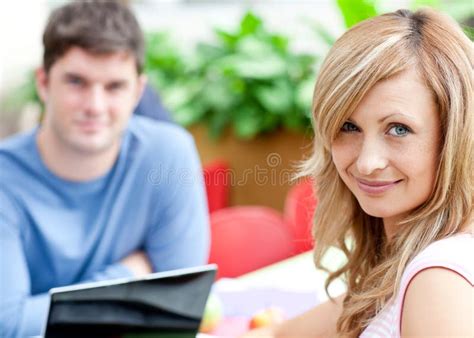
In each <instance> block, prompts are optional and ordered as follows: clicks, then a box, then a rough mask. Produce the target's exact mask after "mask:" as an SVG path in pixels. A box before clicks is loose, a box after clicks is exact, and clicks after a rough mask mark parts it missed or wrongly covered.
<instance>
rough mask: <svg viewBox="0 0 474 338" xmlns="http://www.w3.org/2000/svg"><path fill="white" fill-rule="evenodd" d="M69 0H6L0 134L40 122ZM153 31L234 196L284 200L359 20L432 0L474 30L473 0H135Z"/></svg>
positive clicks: (157, 83) (186, 112) (179, 111)
mask: <svg viewBox="0 0 474 338" xmlns="http://www.w3.org/2000/svg"><path fill="white" fill-rule="evenodd" d="M65 2H66V1H58V0H17V1H3V2H0V37H1V38H0V39H1V40H0V41H1V42H2V43H1V46H0V139H2V138H5V137H7V136H9V135H11V134H13V133H15V132H18V131H22V130H28V129H30V128H32V127H33V126H35V125H37V124H38V121H39V119H40V115H41V105H40V104H39V101H38V98H37V96H36V92H35V88H34V83H33V70H34V69H35V68H36V67H37V66H38V65H40V63H41V55H42V46H41V34H42V30H43V28H44V25H45V22H46V19H47V16H48V14H49V13H50V11H51V10H52V9H54V8H55V7H57V6H59V5H61V4H63V3H65ZM123 2H125V3H127V4H129V5H130V6H131V7H132V8H133V10H134V12H135V13H136V15H137V17H138V19H139V21H140V23H141V25H142V28H143V29H144V31H145V32H146V37H147V41H148V44H147V54H146V73H147V75H148V77H149V81H150V83H151V85H152V86H153V88H154V89H155V90H156V91H157V92H158V93H159V95H160V97H161V99H162V101H163V104H164V106H165V107H166V109H167V110H168V111H169V112H170V113H171V116H172V118H173V119H174V121H175V122H176V123H178V124H181V125H183V126H184V127H186V128H188V129H189V130H190V131H191V133H192V134H193V136H194V137H195V140H196V144H197V147H198V151H199V153H200V156H201V160H202V162H203V164H204V166H205V168H206V167H212V168H218V169H221V170H222V173H223V176H221V177H220V178H219V179H221V180H224V181H223V182H219V183H218V184H217V185H222V186H224V188H225V192H224V194H225V195H226V196H225V200H224V202H222V203H224V204H225V205H262V206H268V207H272V208H275V209H277V210H282V209H283V208H284V205H285V198H286V197H287V194H288V191H289V189H290V188H291V186H292V184H293V182H291V176H292V174H293V173H294V167H295V164H296V163H297V162H298V161H299V160H301V159H303V158H304V156H305V154H308V152H309V151H310V145H311V133H312V132H311V129H310V128H311V122H310V118H309V116H310V106H311V97H312V90H313V86H314V83H315V80H316V77H317V71H318V67H319V65H320V63H321V61H322V59H323V58H324V55H325V53H326V52H327V51H328V49H329V48H330V47H331V45H332V44H333V42H334V41H335V39H337V37H338V36H340V35H341V34H342V33H343V32H344V31H345V30H346V29H347V28H348V27H351V26H352V25H354V24H356V23H357V22H359V21H361V20H363V19H366V18H368V17H371V16H375V15H378V14H380V13H383V12H387V11H393V10H396V9H399V8H409V9H416V8H419V7H422V6H431V7H434V8H437V9H439V10H441V11H444V12H446V13H448V14H449V15H451V16H452V17H453V18H455V19H456V20H457V21H458V22H459V23H460V24H461V25H462V27H463V29H464V30H465V31H466V34H468V36H469V37H470V38H471V40H472V39H473V20H474V2H473V1H471V0H378V1H376V0H352V1H351V0H313V1H309V0H308V1H295V0H293V1H291V0H266V1H265V0H260V1H255V0H240V1H236V0H220V1H204V0H167V1H165V0H163V1H160V0H135V1H134V0H130V1H123Z"/></svg>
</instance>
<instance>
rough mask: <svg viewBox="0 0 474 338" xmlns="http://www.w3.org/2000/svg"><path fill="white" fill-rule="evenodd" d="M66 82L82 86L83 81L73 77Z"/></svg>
mask: <svg viewBox="0 0 474 338" xmlns="http://www.w3.org/2000/svg"><path fill="white" fill-rule="evenodd" d="M67 82H68V83H69V84H71V85H74V86H82V85H83V84H84V81H82V80H81V79H79V78H75V77H71V78H68V80H67Z"/></svg>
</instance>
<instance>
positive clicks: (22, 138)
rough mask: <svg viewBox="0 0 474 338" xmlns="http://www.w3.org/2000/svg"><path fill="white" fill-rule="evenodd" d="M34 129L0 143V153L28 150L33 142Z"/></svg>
mask: <svg viewBox="0 0 474 338" xmlns="http://www.w3.org/2000/svg"><path fill="white" fill-rule="evenodd" d="M34 133H35V129H33V130H30V131H27V132H21V133H17V134H13V135H11V136H8V137H7V138H5V139H3V140H1V141H0V153H1V152H12V151H15V152H16V151H21V150H23V149H28V148H29V147H31V145H32V141H33V140H34Z"/></svg>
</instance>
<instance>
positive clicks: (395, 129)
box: [388, 124, 411, 137]
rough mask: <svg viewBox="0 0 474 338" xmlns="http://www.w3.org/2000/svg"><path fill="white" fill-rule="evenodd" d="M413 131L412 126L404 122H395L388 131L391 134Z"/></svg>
mask: <svg viewBox="0 0 474 338" xmlns="http://www.w3.org/2000/svg"><path fill="white" fill-rule="evenodd" d="M410 132H411V130H410V128H408V127H407V126H404V125H403V124H395V125H393V126H392V127H391V128H390V129H389V130H388V133H389V135H392V136H397V137H400V136H405V135H407V134H409V133H410Z"/></svg>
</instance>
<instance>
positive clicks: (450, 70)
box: [251, 9, 474, 337]
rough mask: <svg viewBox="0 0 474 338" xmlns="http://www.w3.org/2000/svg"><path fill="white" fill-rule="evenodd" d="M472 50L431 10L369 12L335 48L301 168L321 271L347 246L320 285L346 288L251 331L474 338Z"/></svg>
mask: <svg viewBox="0 0 474 338" xmlns="http://www.w3.org/2000/svg"><path fill="white" fill-rule="evenodd" d="M473 53H474V51H473V44H472V42H471V41H470V40H469V39H468V38H467V37H466V36H465V35H464V34H463V32H462V30H461V29H460V27H459V26H458V25H457V24H456V23H455V22H454V21H453V20H451V19H450V18H448V17H446V16H445V15H443V14H440V13H437V12H435V11H433V10H429V9H425V10H420V11H418V12H415V13H412V12H410V11H407V10H400V11H397V12H394V13H389V14H385V15H381V16H378V17H375V18H373V19H370V20H367V21H364V22H362V23H360V24H359V25H357V26H355V27H353V28H352V29H350V30H349V31H348V32H346V33H345V34H344V35H343V36H342V37H341V38H340V39H339V40H338V41H337V42H336V43H335V45H334V46H333V48H332V49H331V51H330V52H329V55H328V56H327V58H326V60H325V62H324V64H323V66H322V68H321V71H320V73H319V76H318V80H317V83H316V88H315V94H314V105H313V117H314V129H315V150H314V154H313V156H312V158H311V159H309V161H307V162H306V164H305V167H304V170H303V173H304V174H311V175H313V177H314V179H315V182H317V187H316V189H317V191H318V197H319V205H318V209H317V211H316V215H315V227H314V237H315V240H316V251H315V262H316V266H317V267H319V268H322V266H321V257H322V256H323V255H324V253H325V251H326V250H327V249H328V248H329V247H330V246H336V247H339V248H340V249H342V250H343V251H344V252H345V254H346V255H347V264H345V265H344V266H342V267H341V268H340V269H339V270H338V271H334V272H332V273H331V274H330V277H329V280H328V282H327V285H328V284H329V283H330V282H331V281H333V280H334V279H336V278H338V277H343V278H344V279H345V280H346V281H347V293H345V294H344V295H342V296H340V297H338V298H335V299H332V300H330V301H328V302H327V303H324V304H322V305H320V306H318V307H317V308H315V309H313V310H312V311H310V312H308V313H305V314H303V315H301V316H300V317H297V318H295V319H293V320H291V321H288V322H287V323H284V324H283V325H281V326H278V327H274V328H270V329H265V330H262V331H255V332H252V334H251V335H256V336H271V335H274V336H284V337H290V336H291V337H315V336H320V337H323V336H344V337H358V336H360V337H400V336H418V337H421V336H424V337H426V336H434V335H436V336H443V337H448V336H451V337H453V336H456V337H458V336H469V337H472V336H474V328H473V325H474V324H473V318H474V313H473V299H474V298H473V297H474V292H473V278H474V276H473V261H472V259H473V258H472V257H474V255H473V254H474V252H473V250H474V237H473V231H472V230H473V212H472V209H473V189H474V182H473V172H474V170H473V158H474V156H473V148H474V119H473V118H474V111H473V89H474V80H473V59H474V57H473ZM348 239H350V240H349V241H348ZM347 243H351V244H350V245H349V246H348V245H347ZM327 285H326V286H327Z"/></svg>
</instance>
